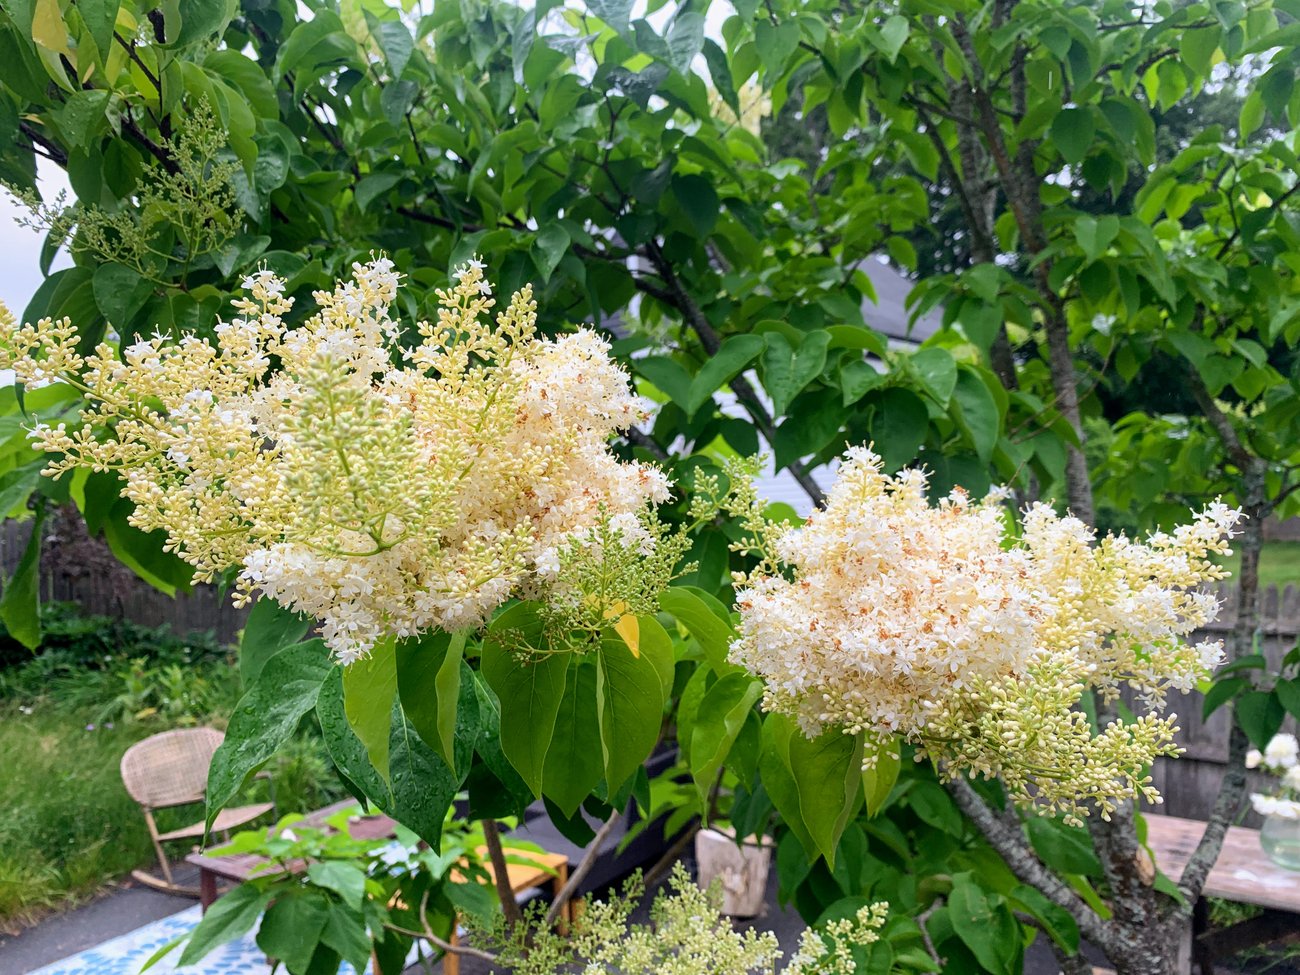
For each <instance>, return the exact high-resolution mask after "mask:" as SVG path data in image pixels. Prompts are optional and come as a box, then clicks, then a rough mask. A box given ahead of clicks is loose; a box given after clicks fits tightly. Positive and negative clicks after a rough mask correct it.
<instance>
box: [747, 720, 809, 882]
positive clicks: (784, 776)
mask: <svg viewBox="0 0 1300 975" xmlns="http://www.w3.org/2000/svg"><path fill="white" fill-rule="evenodd" d="M796 737H802V735H801V733H800V731H799V729H798V728H797V727H796V726H795V723H794V722H793V721H791V720H790V719H788V718H786V717H785V716H784V715H780V714H769V715H768V716H767V718H766V719H765V720H764V721H763V732H762V742H763V747H762V750H761V751H760V752H759V754H758V772H759V776H760V778H761V779H762V782H763V788H764V789H766V790H767V794H768V795H769V796H770V797H771V799H772V805H774V806H775V807H776V810H777V812H779V813H780V814H781V820H782V822H784V823H785V824H786V825H787V826H788V827H790V832H791V833H793V834H794V835H795V836H796V837H797V838H798V840H799V845H800V846H801V847H802V848H803V851H804V854H805V859H806V862H807V863H808V865H809V866H811V864H812V862H813V861H814V860H815V859H816V857H817V844H816V843H815V842H814V841H813V838H812V834H811V833H810V832H809V831H808V826H807V825H806V824H805V823H804V821H803V812H802V811H801V808H800V805H799V783H798V782H797V781H795V777H794V773H793V772H792V771H791V769H790V743H791V741H792V740H793V739H794V738H796ZM783 875H784V874H783Z"/></svg>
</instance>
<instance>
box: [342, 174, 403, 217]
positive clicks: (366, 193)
mask: <svg viewBox="0 0 1300 975" xmlns="http://www.w3.org/2000/svg"><path fill="white" fill-rule="evenodd" d="M401 181H402V174H401V173H371V174H370V175H369V176H363V177H362V178H361V179H359V180H357V185H356V186H355V187H354V188H353V190H352V198H353V200H354V201H355V202H356V204H357V209H358V210H360V211H361V212H362V213H364V212H365V211H366V209H367V208H368V207H369V206H370V204H371V203H373V202H374V201H375V200H376V199H377V198H379V197H381V196H383V195H384V194H385V193H387V192H388V191H389V190H391V189H392V188H393V187H394V186H396V185H397V184H398V183H400V182H401Z"/></svg>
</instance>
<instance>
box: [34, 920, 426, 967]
mask: <svg viewBox="0 0 1300 975" xmlns="http://www.w3.org/2000/svg"><path fill="white" fill-rule="evenodd" d="M201 916H202V914H201V913H200V910H199V907H198V905H197V904H196V905H195V906H194V907H191V908H188V909H186V910H184V911H181V912H180V913H179V914H173V915H171V916H170V917H165V918H163V919H162V920H161V921H154V922H153V923H152V924H146V925H145V926H144V927H142V928H136V929H135V930H134V931H131V932H130V933H128V934H124V935H122V936H121V937H119V938H114V939H113V940H112V941H105V942H104V943H103V944H102V945H97V946H96V947H94V948H90V949H87V950H86V951H83V952H81V953H80V954H76V955H72V956H71V957H69V958H64V959H63V960H62V961H56V962H55V963H54V964H53V965H47V966H45V967H44V968H39V969H37V970H36V971H35V972H32V973H31V975H137V973H138V972H139V971H140V969H141V967H143V965H144V963H145V962H146V961H148V960H149V959H150V958H151V957H152V956H153V954H154V952H156V951H157V950H158V949H159V948H161V947H162V946H163V945H165V944H167V943H168V942H170V941H174V940H175V939H176V938H178V937H180V936H181V935H182V934H185V933H186V932H188V931H190V930H191V929H192V928H193V927H194V926H195V925H196V924H198V923H199V918H200V917H201ZM179 957H180V951H179V949H178V950H177V951H175V952H172V953H171V954H169V955H168V956H167V957H165V958H163V959H162V960H161V961H159V962H158V963H157V964H156V965H154V966H153V968H151V969H149V971H148V972H147V973H146V975H154V973H155V972H156V973H157V975H171V973H173V972H177V971H179V972H180V973H181V975H268V973H270V971H271V966H270V965H268V964H267V963H266V956H265V955H264V954H263V953H262V950H261V949H260V948H258V947H257V944H256V943H255V942H254V941H253V932H252V931H250V932H249V933H248V934H246V935H244V936H243V937H242V938H239V939H238V940H236V941H231V942H228V943H226V944H224V945H222V946H221V947H219V948H216V949H215V950H213V952H212V953H211V954H210V955H208V956H207V957H206V958H204V959H203V961H201V962H199V963H198V964H197V965H187V966H186V967H185V968H182V969H177V967H176V961H177V960H178V958H179ZM408 961H410V962H411V963H414V961H415V959H414V957H412V958H411V959H408ZM281 971H283V969H281ZM339 972H340V975H356V972H355V971H354V970H353V968H352V966H351V965H348V964H346V963H345V964H343V965H342V966H341V967H340V968H339ZM369 972H370V966H368V965H367V966H366V975H369Z"/></svg>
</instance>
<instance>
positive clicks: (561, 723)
mask: <svg viewBox="0 0 1300 975" xmlns="http://www.w3.org/2000/svg"><path fill="white" fill-rule="evenodd" d="M599 739H600V716H599V714H598V713H597V701H596V668H595V667H594V666H592V665H591V664H590V663H588V662H586V661H582V660H577V661H574V663H573V664H571V665H570V666H569V669H568V673H567V674H566V675H565V687H564V697H563V698H562V699H561V702H560V710H559V713H558V715H557V716H556V719H555V731H554V732H553V733H552V735H551V745H550V747H549V748H548V749H547V750H546V760H545V762H544V763H543V766H542V791H543V792H544V793H545V794H546V795H547V797H549V798H550V799H551V801H552V802H554V803H555V804H556V805H557V806H559V807H560V810H561V811H562V812H563V813H564V815H565V816H566V817H568V818H570V819H571V818H573V814H574V813H576V812H577V811H578V807H579V806H581V805H582V802H583V800H584V799H586V798H587V796H588V795H590V794H591V791H592V790H593V789H595V788H596V786H597V785H598V784H599V782H600V779H601V776H602V775H603V774H604V770H605V766H604V763H603V762H602V761H601V753H600V751H599V749H597V748H595V747H593V743H594V742H596V741H598V740H599Z"/></svg>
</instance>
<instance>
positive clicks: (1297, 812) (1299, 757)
mask: <svg viewBox="0 0 1300 975" xmlns="http://www.w3.org/2000/svg"><path fill="white" fill-rule="evenodd" d="M1246 768H1249V769H1255V768H1263V769H1264V770H1265V771H1268V772H1270V773H1272V774H1273V775H1276V776H1278V777H1279V778H1281V780H1282V786H1281V790H1280V792H1279V794H1278V795H1266V794H1264V793H1260V792H1255V793H1252V794H1251V797H1250V803H1251V805H1252V806H1254V807H1255V812H1257V813H1259V814H1260V815H1261V816H1279V817H1281V818H1282V819H1300V743H1297V741H1296V736H1295V735H1292V734H1286V733H1279V734H1276V735H1274V736H1273V737H1272V738H1271V739H1269V742H1268V744H1267V745H1266V746H1264V750H1263V751H1262V752H1261V751H1259V749H1257V748H1252V749H1251V750H1250V751H1249V752H1247V753H1246Z"/></svg>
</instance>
